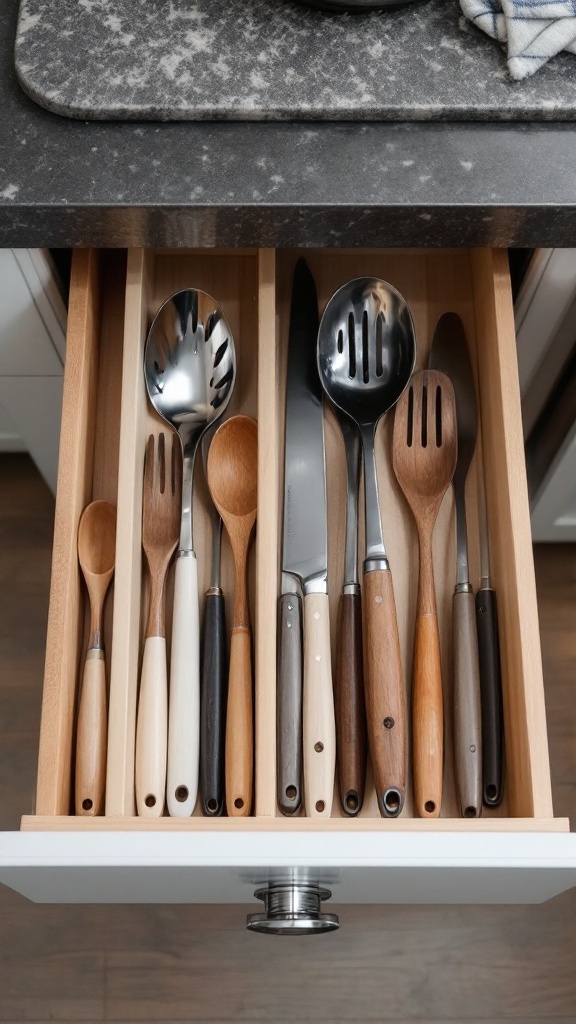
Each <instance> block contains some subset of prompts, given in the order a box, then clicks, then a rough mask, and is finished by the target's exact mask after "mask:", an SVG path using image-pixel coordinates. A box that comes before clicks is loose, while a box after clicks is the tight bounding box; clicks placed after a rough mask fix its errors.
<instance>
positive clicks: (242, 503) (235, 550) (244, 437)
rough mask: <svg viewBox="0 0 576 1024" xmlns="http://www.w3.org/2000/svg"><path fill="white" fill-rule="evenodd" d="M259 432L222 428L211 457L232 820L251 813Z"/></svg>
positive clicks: (242, 422) (237, 421) (241, 422)
mask: <svg viewBox="0 0 576 1024" xmlns="http://www.w3.org/2000/svg"><path fill="white" fill-rule="evenodd" d="M257 456H258V430H257V424H256V420H253V419H252V418H251V417H250V416H232V417H231V418H230V419H229V420H225V422H224V423H223V424H222V425H221V426H220V427H218V430H217V431H216V433H215V434H214V437H213V438H212V444H211V445H210V451H209V453H208V464H207V478H208V486H209V488H210V494H211V495H212V501H213V502H214V504H215V506H216V508H217V509H218V512H219V513H220V516H221V517H222V522H223V523H224V526H225V527H226V531H227V533H228V537H229V538H230V545H231V547H232V556H233V558H234V622H233V627H232V638H231V643H230V668H229V677H228V707H227V714H226V808H227V811H228V814H229V815H230V816H234V817H239V816H246V815H248V814H250V811H251V808H252V788H253V774H254V768H253V762H254V724H253V712H252V703H253V696H252V689H253V687H252V651H251V633H250V610H249V606H248V551H249V549H250V543H251V540H252V532H253V529H254V524H255V522H256V494H257V469H258V466H257V462H258V458H257Z"/></svg>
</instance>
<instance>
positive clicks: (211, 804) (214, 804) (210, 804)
mask: <svg viewBox="0 0 576 1024" xmlns="http://www.w3.org/2000/svg"><path fill="white" fill-rule="evenodd" d="M206 807H207V808H208V810H209V811H210V814H214V813H215V812H216V811H217V810H218V801H217V800H215V799H214V797H211V798H210V800H208V801H207V803H206Z"/></svg>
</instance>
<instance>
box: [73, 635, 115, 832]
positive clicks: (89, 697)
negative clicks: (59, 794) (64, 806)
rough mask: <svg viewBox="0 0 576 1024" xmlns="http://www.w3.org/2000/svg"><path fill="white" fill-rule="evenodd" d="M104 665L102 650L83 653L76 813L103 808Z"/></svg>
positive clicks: (91, 814)
mask: <svg viewBox="0 0 576 1024" xmlns="http://www.w3.org/2000/svg"><path fill="white" fill-rule="evenodd" d="M106 728H107V722H106V668H105V664H104V652H103V651H101V650H89V651H88V653H87V655H86V662H85V665H84V674H83V676H82V692H81V694H80V707H79V711H78V735H77V738H76V784H75V790H76V814H82V815H88V816H93V815H95V814H102V812H103V809H104V787H105V781H106Z"/></svg>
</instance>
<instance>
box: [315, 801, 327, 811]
mask: <svg viewBox="0 0 576 1024" xmlns="http://www.w3.org/2000/svg"><path fill="white" fill-rule="evenodd" d="M325 806H326V804H325V803H324V801H323V800H317V801H316V810H317V811H318V814H322V811H323V810H324V808H325Z"/></svg>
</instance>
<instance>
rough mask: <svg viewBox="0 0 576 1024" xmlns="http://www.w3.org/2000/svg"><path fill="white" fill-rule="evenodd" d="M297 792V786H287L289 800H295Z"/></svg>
mask: <svg viewBox="0 0 576 1024" xmlns="http://www.w3.org/2000/svg"><path fill="white" fill-rule="evenodd" d="M297 793H298V790H297V789H296V786H286V797H287V799H288V800H295V799H296V795H297Z"/></svg>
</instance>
